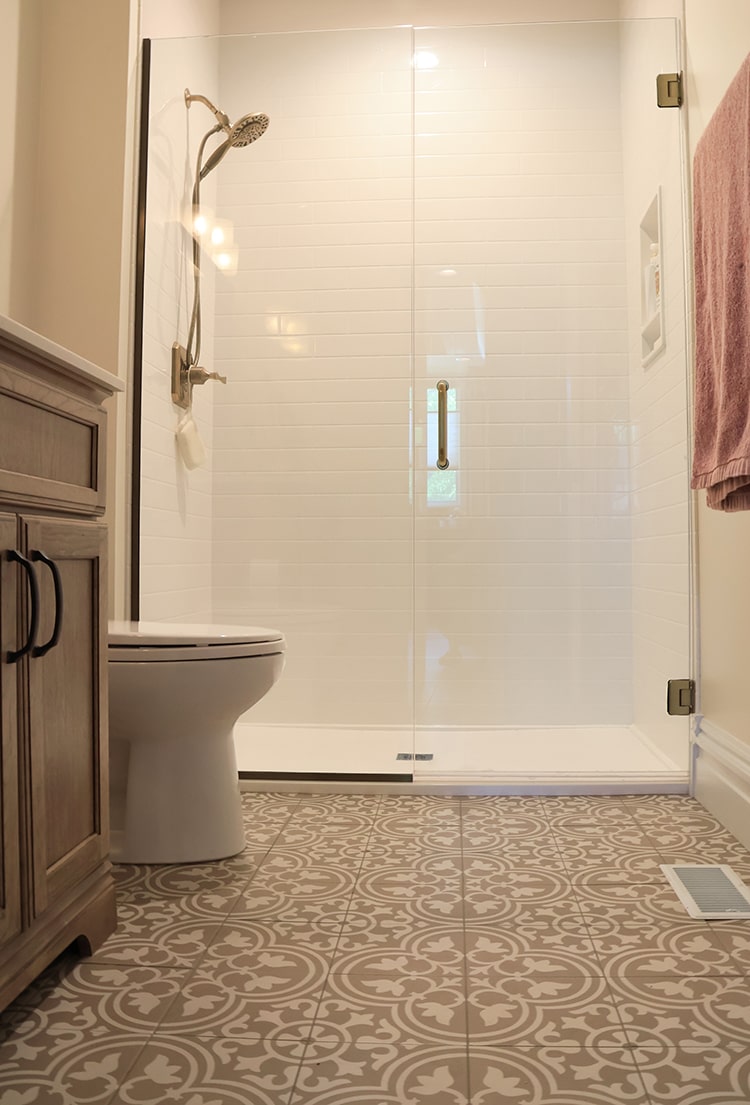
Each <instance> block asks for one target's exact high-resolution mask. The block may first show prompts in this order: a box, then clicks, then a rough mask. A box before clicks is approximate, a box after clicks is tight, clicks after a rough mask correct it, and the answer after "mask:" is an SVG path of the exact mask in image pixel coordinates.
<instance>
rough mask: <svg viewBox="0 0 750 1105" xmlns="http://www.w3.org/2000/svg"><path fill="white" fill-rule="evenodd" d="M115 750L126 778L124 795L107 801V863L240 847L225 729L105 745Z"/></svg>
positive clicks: (180, 858) (193, 858) (171, 859)
mask: <svg viewBox="0 0 750 1105" xmlns="http://www.w3.org/2000/svg"><path fill="white" fill-rule="evenodd" d="M118 743H119V742H118ZM118 752H119V753H121V754H124V755H125V756H127V784H126V789H125V795H124V796H122V797H124V802H118V801H117V800H114V801H113V802H112V826H111V852H110V858H111V859H112V861H113V862H114V863H204V862H207V861H209V860H218V859H226V858H227V857H228V856H233V855H236V854H237V853H238V852H241V851H242V849H243V848H244V846H245V834H244V827H243V822H242V800H241V797H240V789H239V779H238V776H237V763H236V759H235V752H234V740H233V736H232V732H231V731H230V732H229V733H228V734H227V735H226V736H224V737H219V738H217V737H216V735H215V734H212V738H211V740H210V741H206V739H205V738H204V737H202V736H200V737H199V736H197V735H195V736H192V737H190V738H188V739H186V738H185V735H184V734H183V735H182V736H181V738H180V739H179V740H175V741H169V740H167V741H161V742H157V743H150V742H147V741H140V742H139V741H134V742H132V743H131V744H130V745H129V748H127V749H117V748H113V754H114V755H115V756H116V755H117V754H118ZM114 797H115V796H113V798H114Z"/></svg>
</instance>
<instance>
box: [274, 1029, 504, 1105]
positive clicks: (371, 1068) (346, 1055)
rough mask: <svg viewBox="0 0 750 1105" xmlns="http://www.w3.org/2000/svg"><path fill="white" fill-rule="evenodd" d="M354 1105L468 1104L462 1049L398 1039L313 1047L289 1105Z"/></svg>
mask: <svg viewBox="0 0 750 1105" xmlns="http://www.w3.org/2000/svg"><path fill="white" fill-rule="evenodd" d="M355 1103H356V1105H364V1103H367V1105H417V1103H419V1105H422V1103H424V1105H469V1096H468V1077H467V1060H466V1047H465V1046H463V1047H454V1046H452V1045H446V1044H441V1045H440V1046H439V1047H419V1046H416V1047H415V1046H410V1045H409V1044H408V1043H403V1042H400V1041H398V1040H395V1041H393V1042H389V1043H386V1042H384V1043H382V1044H378V1045H374V1046H372V1045H371V1046H366V1045H363V1044H361V1043H358V1044H353V1043H351V1042H350V1041H346V1040H338V1039H337V1040H332V1041H330V1042H329V1043H328V1044H327V1045H326V1044H319V1043H315V1044H314V1045H312V1044H311V1045H310V1047H308V1050H307V1052H306V1053H305V1060H304V1062H303V1064H302V1066H301V1068H300V1071H299V1077H298V1080H297V1084H296V1086H295V1088H294V1093H293V1094H292V1099H291V1105H355ZM494 1105H500V1103H499V1101H497V1100H496V1101H495V1103H494Z"/></svg>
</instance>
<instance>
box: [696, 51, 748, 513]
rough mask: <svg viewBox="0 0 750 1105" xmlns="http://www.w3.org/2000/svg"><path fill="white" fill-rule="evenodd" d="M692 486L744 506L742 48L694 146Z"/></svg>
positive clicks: (714, 499) (716, 504)
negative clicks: (736, 66)
mask: <svg viewBox="0 0 750 1105" xmlns="http://www.w3.org/2000/svg"><path fill="white" fill-rule="evenodd" d="M693 184H694V190H693V202H694V216H695V449H694V454H693V479H692V487H705V488H706V492H707V500H706V501H707V503H708V505H709V506H710V507H713V508H714V510H750V55H748V57H747V58H746V59H745V61H744V62H743V64H742V67H741V68H740V71H739V72H738V73H737V75H736V77H735V78H734V80H733V81H732V83H731V84H730V86H729V88H728V89H727V91H726V94H725V96H724V98H723V100H722V101H721V103H720V104H719V106H718V107H717V109H716V111H715V112H714V114H713V116H712V118H711V120H710V122H709V123H708V126H707V127H706V129H705V131H704V133H703V135H702V137H701V139H700V141H699V143H698V146H697V148H696V151H695V162H694V165H693Z"/></svg>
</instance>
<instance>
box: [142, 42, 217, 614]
mask: <svg viewBox="0 0 750 1105" xmlns="http://www.w3.org/2000/svg"><path fill="white" fill-rule="evenodd" d="M186 87H189V88H190V90H191V91H192V92H200V93H202V94H203V95H204V96H208V97H209V98H211V97H213V96H216V94H217V48H216V43H215V42H212V40H210V39H206V40H204V39H185V40H179V41H174V40H171V39H159V40H155V41H154V42H153V43H152V65H151V95H150V114H149V147H148V148H149V158H148V191H147V200H146V205H147V224H146V254H145V276H144V280H145V294H144V311H143V386H142V404H143V408H142V420H141V434H142V442H141V485H140V490H141V518H140V549H141V551H140V616H141V617H142V618H144V619H147V620H152V621H180V622H190V621H197V622H206V621H209V620H210V619H211V564H212V555H213V553H212V543H211V529H212V506H211V498H212V479H211V468H212V455H213V450H212V443H213V414H212V406H213V393H212V391H211V386H210V385H209V386H208V387H205V386H204V387H203V388H197V389H196V391H195V404H194V417H195V421H196V423H197V425H198V428H199V431H200V435H201V438H202V440H203V442H204V444H205V446H206V452H207V461H206V464H205V466H203V467H201V468H197V469H193V470H190V471H189V470H188V469H187V468H186V467H185V465H184V464H183V462H182V460H181V459H180V457H179V456H178V454H177V447H176V442H175V430H176V428H177V424H178V421H179V419H180V417H181V416H182V414H183V413H184V412H183V411H181V410H180V409H179V408H178V407H175V406H174V404H173V403H172V398H171V379H170V377H171V367H172V344H173V343H174V342H175V341H179V342H180V343H181V344H182V345H185V344H186V342H187V334H188V326H189V319H190V311H191V307H192V290H193V287H192V285H193V281H192V254H191V239H190V222H191V219H190V213H191V206H190V199H191V190H192V180H193V172H194V168H195V157H196V154H197V148H198V143H199V142H200V139H201V138H202V136H203V135H204V134H205V132H206V131H207V130H208V129H209V128H210V127H211V126H212V125H213V122H214V120H213V116H212V115H211V114H210V112H209V111H207V110H206V108H205V107H203V106H202V105H193V106H192V107H191V108H190V111H188V109H187V108H186V106H185V100H184V90H185V88H186ZM210 148H211V147H210V146H209V149H210ZM203 194H204V197H205V200H206V202H207V204H208V206H209V208H210V207H212V206H214V205H215V193H214V188H213V183H212V181H211V180H210V178H209V179H208V180H207V181H206V184H205V186H204V188H203ZM203 268H204V274H203V295H202V298H203V308H204V310H203V342H202V348H203V357H202V363H203V364H205V365H206V366H207V367H209V368H211V367H212V365H211V361H212V346H213V315H214V308H213V284H214V277H213V273H212V271H211V270H212V266H211V265H210V264H204V266H203Z"/></svg>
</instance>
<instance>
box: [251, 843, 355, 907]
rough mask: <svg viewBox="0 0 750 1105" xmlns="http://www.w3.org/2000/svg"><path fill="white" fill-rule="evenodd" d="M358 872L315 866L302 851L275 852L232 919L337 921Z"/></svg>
mask: <svg viewBox="0 0 750 1105" xmlns="http://www.w3.org/2000/svg"><path fill="white" fill-rule="evenodd" d="M356 878H357V871H356V869H352V870H346V869H345V868H343V867H340V866H337V865H336V864H333V863H327V864H325V863H319V864H318V863H315V862H314V861H311V860H310V858H309V857H308V858H307V860H305V856H304V853H302V852H293V853H292V852H287V851H281V852H279V853H278V854H277V853H276V852H275V850H274V852H273V853H272V854H271V855H270V856H269V858H268V859H267V860H266V861H265V862H264V863H263V864H262V865H261V867H260V869H259V870H258V873H257V875H255V877H254V878H253V879H252V880H251V881H250V883H249V884H248V886H247V888H246V889H245V890H244V891H243V892H242V893H241V894H240V895H239V896H238V898H237V900H236V901H235V904H234V906H233V908H232V911H231V912H232V916H236V917H246V918H248V919H253V918H254V919H256V920H261V919H263V918H276V919H277V920H280V921H308V922H312V923H317V922H319V921H323V920H331V919H333V920H334V921H337V920H338V919H340V918H341V917H342V916H343V914H344V913H345V912H346V908H347V906H348V904H349V901H350V899H351V896H352V894H353V892H354V888H355V885H356Z"/></svg>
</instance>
